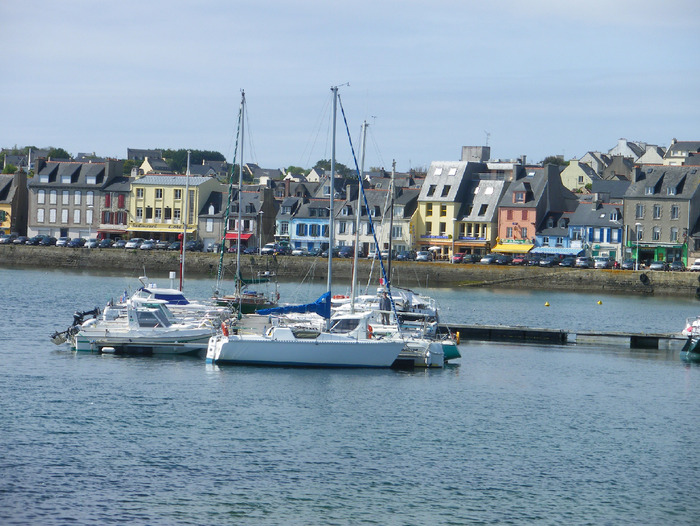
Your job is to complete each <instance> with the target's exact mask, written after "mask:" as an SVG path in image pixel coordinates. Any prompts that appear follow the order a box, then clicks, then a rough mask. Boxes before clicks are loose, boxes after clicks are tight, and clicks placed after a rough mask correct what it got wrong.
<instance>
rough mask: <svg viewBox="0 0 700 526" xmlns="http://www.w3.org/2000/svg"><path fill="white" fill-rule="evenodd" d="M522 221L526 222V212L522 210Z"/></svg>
mask: <svg viewBox="0 0 700 526" xmlns="http://www.w3.org/2000/svg"><path fill="white" fill-rule="evenodd" d="M522 219H524V220H527V210H523V213H522Z"/></svg>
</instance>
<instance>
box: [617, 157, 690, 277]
mask: <svg viewBox="0 0 700 526" xmlns="http://www.w3.org/2000/svg"><path fill="white" fill-rule="evenodd" d="M699 170H700V167H698V166H646V167H644V168H643V169H641V170H638V171H637V172H636V173H635V180H634V181H633V182H632V183H631V184H630V186H629V188H628V189H627V192H626V193H625V198H624V224H625V229H626V232H627V242H626V246H627V255H628V256H629V257H631V258H633V259H639V261H643V262H651V261H659V260H665V261H671V260H674V259H681V260H683V262H684V263H686V264H687V262H688V259H689V258H691V259H692V258H695V257H700V256H698V253H699V252H700V244H698V241H700V232H698V227H697V222H698V217H700V173H698V172H699ZM689 238H692V240H693V242H692V244H691V245H690V246H689ZM696 240H697V241H696Z"/></svg>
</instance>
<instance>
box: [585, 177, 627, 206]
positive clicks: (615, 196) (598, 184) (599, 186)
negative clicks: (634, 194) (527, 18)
mask: <svg viewBox="0 0 700 526" xmlns="http://www.w3.org/2000/svg"><path fill="white" fill-rule="evenodd" d="M629 186H630V181H628V180H626V179H625V180H615V179H610V180H606V179H598V180H595V181H593V184H592V185H591V193H594V194H595V193H599V194H600V193H605V194H609V195H610V200H611V201H612V200H616V201H620V202H622V198H623V197H624V195H625V192H627V189H628V188H629Z"/></svg>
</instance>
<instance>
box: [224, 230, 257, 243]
mask: <svg viewBox="0 0 700 526" xmlns="http://www.w3.org/2000/svg"><path fill="white" fill-rule="evenodd" d="M251 237H253V234H241V241H248V240H249V239H250V238H251ZM226 239H238V232H226Z"/></svg>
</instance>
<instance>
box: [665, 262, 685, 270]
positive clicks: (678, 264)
mask: <svg viewBox="0 0 700 526" xmlns="http://www.w3.org/2000/svg"><path fill="white" fill-rule="evenodd" d="M668 270H672V271H674V272H685V265H684V264H683V261H681V260H680V259H674V260H673V261H671V262H670V263H669V264H668Z"/></svg>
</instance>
